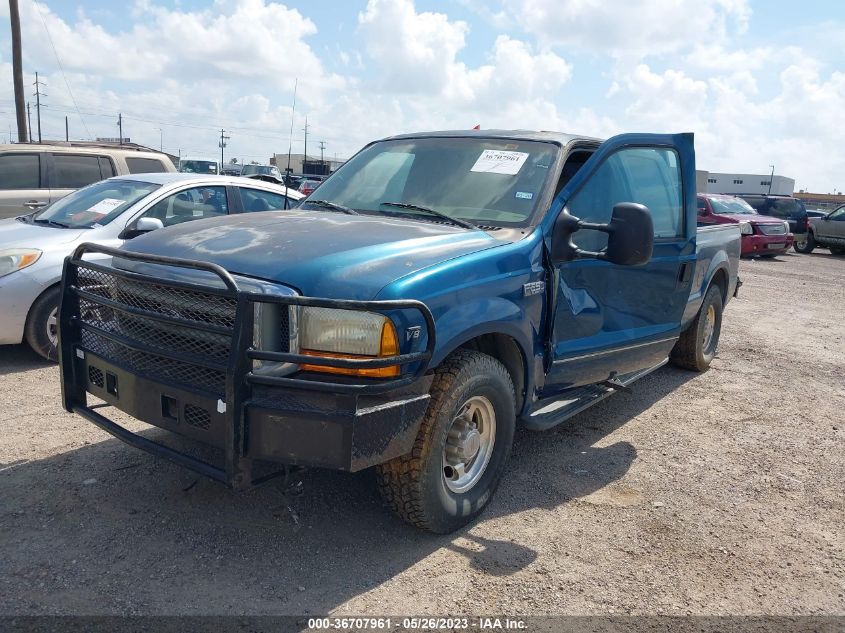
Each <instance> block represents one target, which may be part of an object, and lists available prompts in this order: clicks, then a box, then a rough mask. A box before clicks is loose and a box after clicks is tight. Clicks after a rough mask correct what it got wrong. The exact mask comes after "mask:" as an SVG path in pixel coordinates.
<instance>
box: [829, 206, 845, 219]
mask: <svg viewBox="0 0 845 633" xmlns="http://www.w3.org/2000/svg"><path fill="white" fill-rule="evenodd" d="M830 219H831V220H838V221H839V222H843V221H845V207H839V208H838V209H837V210H836V211H834V212H833V213H831V214H830Z"/></svg>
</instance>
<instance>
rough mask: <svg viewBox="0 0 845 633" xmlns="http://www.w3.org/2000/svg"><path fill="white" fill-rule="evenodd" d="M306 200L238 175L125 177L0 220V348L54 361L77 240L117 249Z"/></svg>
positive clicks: (282, 189) (106, 181) (297, 195)
mask: <svg viewBox="0 0 845 633" xmlns="http://www.w3.org/2000/svg"><path fill="white" fill-rule="evenodd" d="M304 197H305V196H303V195H302V194H301V193H299V192H297V191H294V190H293V189H289V190H287V191H285V189H284V187H279V186H278V185H274V184H270V183H266V182H261V181H253V180H247V179H244V178H239V177H230V176H214V175H207V176H201V175H196V174H187V173H185V174H182V173H150V174H136V175H129V174H127V175H123V176H115V177H113V178H109V179H107V180H103V181H101V182H98V183H95V184H92V185H88V186H87V187H83V188H82V189H78V190H77V191H75V192H73V193H71V194H69V195H67V196H65V197H63V198H61V199H60V200H58V201H56V202H54V203H52V204H50V205H49V206H47V207H46V208H44V209H41V210H38V211H36V212H34V213H33V212H30V213H29V214H26V215H18V217H16V218H14V219H11V218H10V219H5V220H0V296H2V298H3V300H2V312H0V345H7V344H16V343H20V342H21V341H22V340H26V342H28V343H29V345H30V346H31V347H32V348H33V349H34V350H35V351H36V352H38V353H39V354H41V355H42V356H44V357H45V358H49V359H54V360H55V359H56V358H57V309H58V304H59V281H60V280H61V275H62V262H63V261H64V258H65V257H66V256H67V255H69V254H70V253H72V252H73V250H74V249H75V248H76V247H77V246H78V245H79V244H81V243H83V242H91V243H95V244H101V245H104V246H112V247H118V246H121V245H122V244H124V243H125V242H126V241H127V240H131V239H133V238H135V237H137V236H139V235H142V234H144V233H149V232H150V231H153V230H155V229H159V228H163V227H165V226H172V225H176V224H182V223H184V222H192V221H194V220H201V219H203V218H211V217H217V216H225V215H233V214H239V213H252V212H257V211H273V210H282V209H289V208H292V207H294V206H297V205H298V204H299V202H300V201H301V200H302V199H303V198H304ZM11 273H15V274H14V275H13V274H11Z"/></svg>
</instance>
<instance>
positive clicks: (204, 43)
mask: <svg viewBox="0 0 845 633" xmlns="http://www.w3.org/2000/svg"><path fill="white" fill-rule="evenodd" d="M39 11H40V15H39ZM132 16H133V18H134V19H135V23H134V24H133V25H132V27H131V28H130V29H129V30H128V31H125V32H119V33H109V32H108V31H106V30H105V29H104V28H103V27H102V26H100V25H99V24H96V23H94V22H92V21H91V20H90V19H89V18H87V17H86V16H85V15H84V14H82V15H80V16H79V17H78V19H77V21H76V22H74V23H72V24H71V23H68V22H66V21H65V20H63V19H61V18H60V17H59V16H57V15H56V14H55V13H53V12H52V11H51V10H50V9H49V7H47V6H46V5H45V4H43V3H39V4H38V5H36V4H35V3H28V2H27V3H22V4H21V28H22V31H23V37H24V40H25V41H29V42H41V43H43V45H40V46H28V47H26V48H25V54H26V57H27V59H28V61H29V62H30V64H31V65H34V66H36V67H39V66H40V67H43V66H45V65H52V64H53V63H54V57H53V51H52V49H51V47H50V46H49V42H48V41H46V34H47V33H46V32H45V27H46V29H47V32H49V35H50V37H51V38H52V41H53V44H54V45H55V47H56V53H57V55H58V57H59V59H61V60H62V64H63V66H64V67H65V69H66V70H77V71H80V72H86V73H95V74H97V75H98V76H101V77H112V78H116V79H121V80H130V81H139V80H145V81H150V80H156V79H161V78H162V77H168V78H182V79H183V80H187V81H193V80H196V79H202V78H210V79H226V78H229V79H235V80H240V79H244V78H254V79H260V80H262V81H264V82H268V83H269V84H270V85H271V86H274V87H282V88H286V87H289V86H291V85H292V82H293V80H294V78H295V77H296V76H297V75H300V74H303V73H302V72H301V70H302V69H303V68H307V69H308V73H307V75H306V76H305V77H303V82H304V83H305V84H306V85H308V87H309V89H310V93H311V94H315V93H322V92H323V91H325V90H328V89H339V88H342V87H343V85H344V80H343V78H341V77H340V76H338V75H333V74H328V73H326V72H325V71H324V70H323V65H322V62H321V60H320V58H319V57H318V56H317V55H316V54H315V53H314V52H313V51H312V50H311V48H310V46H309V45H308V43H307V42H306V41H305V39H306V38H307V37H309V36H311V35H313V34H315V33H316V31H317V27H316V26H315V25H314V23H313V22H312V21H311V20H310V19H308V18H306V17H304V16H303V15H302V14H301V13H300V12H299V11H297V10H296V9H288V8H287V7H285V6H284V5H281V4H276V3H272V2H265V0H239V1H238V2H236V3H227V2H215V3H214V4H213V5H212V6H211V7H210V8H209V9H205V10H202V11H192V12H190V11H180V10H178V9H173V10H171V9H168V8H165V7H162V6H158V5H155V4H152V3H151V2H149V1H146V0H144V1H142V2H138V3H136V4H135V5H134V8H133V10H132Z"/></svg>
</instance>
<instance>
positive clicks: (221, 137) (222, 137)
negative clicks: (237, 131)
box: [218, 128, 232, 173]
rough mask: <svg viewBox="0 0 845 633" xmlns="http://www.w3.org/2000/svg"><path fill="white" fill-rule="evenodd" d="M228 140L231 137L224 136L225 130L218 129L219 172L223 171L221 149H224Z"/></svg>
mask: <svg viewBox="0 0 845 633" xmlns="http://www.w3.org/2000/svg"><path fill="white" fill-rule="evenodd" d="M230 138H232V137H231V136H226V130H224V129H223V128H220V142H219V143H218V145H219V146H220V171H222V170H223V149H224V148H225V147H226V141H228V140H229V139H230ZM218 173H219V172H218Z"/></svg>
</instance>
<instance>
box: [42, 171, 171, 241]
mask: <svg viewBox="0 0 845 633" xmlns="http://www.w3.org/2000/svg"><path fill="white" fill-rule="evenodd" d="M160 186H161V185H156V184H153V183H151V182H140V181H138V180H103V181H101V182H98V183H95V184H93V185H88V186H87V187H83V188H82V189H77V190H76V191H74V192H73V193H71V194H69V195H67V196H65V197H64V198H62V199H60V200H57V201H56V202H54V203H53V204H51V205H50V206H49V207H47V208H45V209H44V210H43V211H41V212H40V213H38V214H36V215H34V216H33V218H32V221H33V222H34V223H36V224H50V225H52V226H62V227H66V228H70V229H90V228H91V227H93V226H102V225H104V224H108V223H109V222H111V221H112V220H114V219H115V218H116V217H117V216H119V215H120V214H121V213H123V212H124V211H125V210H126V209H128V208H129V207H131V206H132V205H133V204H135V203H136V202H138V201H139V200H140V199H141V198H143V197H144V196H147V195H149V194H150V193H152V192H153V191H155V190H156V189H158V188H159V187H160Z"/></svg>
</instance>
